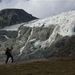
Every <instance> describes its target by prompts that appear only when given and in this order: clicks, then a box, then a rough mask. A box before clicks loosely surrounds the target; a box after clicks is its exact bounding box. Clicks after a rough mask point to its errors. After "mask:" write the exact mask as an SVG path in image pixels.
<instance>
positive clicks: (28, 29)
mask: <svg viewBox="0 0 75 75" xmlns="http://www.w3.org/2000/svg"><path fill="white" fill-rule="evenodd" d="M14 26H15V25H14ZM10 28H11V29H12V27H9V28H8V27H7V28H4V29H2V30H6V31H9V32H10V31H11V29H10ZM13 28H14V27H13ZM9 29H10V30H9ZM12 31H14V30H12ZM15 31H16V32H17V35H16V36H15V35H14V38H9V39H7V40H6V41H4V42H2V43H1V45H2V47H1V48H2V49H3V48H4V49H5V47H11V46H13V47H14V50H13V55H14V58H15V61H17V62H19V61H27V60H33V59H43V58H49V57H64V56H73V55H75V47H74V46H75V42H74V41H75V39H74V38H75V11H69V12H64V13H61V14H59V15H55V16H51V17H48V18H45V19H38V20H33V21H29V22H25V23H23V24H20V26H19V27H17V29H16V30H15ZM4 35H6V34H4ZM10 35H11V33H10ZM7 36H8V35H7ZM2 52H3V51H2ZM4 59H5V58H4Z"/></svg>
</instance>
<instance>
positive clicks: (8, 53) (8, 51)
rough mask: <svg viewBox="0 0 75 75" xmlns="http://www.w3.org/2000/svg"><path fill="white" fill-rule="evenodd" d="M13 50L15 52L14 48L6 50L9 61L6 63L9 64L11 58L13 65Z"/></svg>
mask: <svg viewBox="0 0 75 75" xmlns="http://www.w3.org/2000/svg"><path fill="white" fill-rule="evenodd" d="M12 50H13V47H11V49H9V48H6V55H7V59H6V63H7V62H8V60H9V58H11V59H12V63H13V56H12V54H11V53H12Z"/></svg>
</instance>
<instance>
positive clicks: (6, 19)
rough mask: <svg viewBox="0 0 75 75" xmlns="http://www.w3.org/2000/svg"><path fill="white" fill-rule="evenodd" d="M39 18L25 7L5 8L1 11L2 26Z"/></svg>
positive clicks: (0, 24)
mask: <svg viewBox="0 0 75 75" xmlns="http://www.w3.org/2000/svg"><path fill="white" fill-rule="evenodd" d="M34 19H37V18H36V17H33V16H32V15H31V14H28V13H27V12H25V11H24V10H23V9H3V10H1V11H0V28H3V27H5V26H11V25H13V24H18V23H22V22H28V21H31V20H34Z"/></svg>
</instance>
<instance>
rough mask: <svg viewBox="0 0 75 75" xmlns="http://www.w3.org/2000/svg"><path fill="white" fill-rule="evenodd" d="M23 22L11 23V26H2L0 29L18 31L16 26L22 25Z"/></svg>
mask: <svg viewBox="0 0 75 75" xmlns="http://www.w3.org/2000/svg"><path fill="white" fill-rule="evenodd" d="M23 24H24V23H21V24H16V25H12V26H6V27H4V28H3V29H1V30H6V31H18V28H19V27H20V26H22V25H23Z"/></svg>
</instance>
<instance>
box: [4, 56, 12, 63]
mask: <svg viewBox="0 0 75 75" xmlns="http://www.w3.org/2000/svg"><path fill="white" fill-rule="evenodd" d="M9 58H11V60H12V63H13V56H12V55H7V59H6V62H5V63H7V62H8V60H9Z"/></svg>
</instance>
